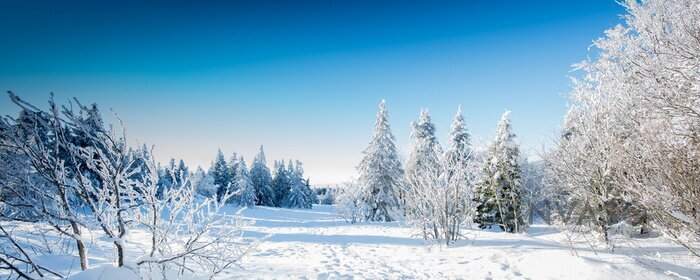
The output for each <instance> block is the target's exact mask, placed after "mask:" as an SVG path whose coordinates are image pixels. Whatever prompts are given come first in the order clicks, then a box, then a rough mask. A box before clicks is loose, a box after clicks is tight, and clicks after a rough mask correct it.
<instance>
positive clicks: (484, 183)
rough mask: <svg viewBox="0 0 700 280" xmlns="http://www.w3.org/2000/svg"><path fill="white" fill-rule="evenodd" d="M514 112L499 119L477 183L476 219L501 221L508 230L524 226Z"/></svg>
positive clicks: (491, 222) (484, 222) (488, 222)
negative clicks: (480, 177)
mask: <svg viewBox="0 0 700 280" xmlns="http://www.w3.org/2000/svg"><path fill="white" fill-rule="evenodd" d="M509 116H510V112H509V111H507V112H505V113H504V114H503V116H502V117H501V120H500V122H499V123H498V131H497V133H496V139H494V141H493V142H492V143H491V145H490V146H489V153H488V157H487V159H486V163H485V165H484V170H483V175H482V176H483V178H482V179H481V180H480V181H479V182H478V183H477V188H476V194H475V197H474V199H475V201H476V204H477V205H476V217H475V219H474V222H475V223H478V224H479V226H480V227H481V228H488V227H491V226H492V225H498V226H499V227H501V229H503V230H504V231H506V232H522V231H523V230H524V227H525V224H524V217H523V212H524V207H523V206H524V205H523V204H524V203H523V199H522V195H521V188H522V185H521V170H520V165H519V161H520V158H519V153H520V151H519V147H518V144H517V143H516V142H515V137H516V136H515V134H514V133H513V132H512V127H511V123H510V119H509Z"/></svg>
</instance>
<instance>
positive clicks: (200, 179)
mask: <svg viewBox="0 0 700 280" xmlns="http://www.w3.org/2000/svg"><path fill="white" fill-rule="evenodd" d="M190 181H191V183H192V185H193V187H194V189H195V191H196V192H197V194H199V195H201V196H203V197H208V198H212V197H214V196H215V195H216V191H217V189H218V186H217V185H216V184H215V183H214V178H213V177H212V176H209V174H207V173H206V172H205V171H204V169H202V168H201V167H197V170H196V171H195V172H194V173H193V174H192V177H191V179H190Z"/></svg>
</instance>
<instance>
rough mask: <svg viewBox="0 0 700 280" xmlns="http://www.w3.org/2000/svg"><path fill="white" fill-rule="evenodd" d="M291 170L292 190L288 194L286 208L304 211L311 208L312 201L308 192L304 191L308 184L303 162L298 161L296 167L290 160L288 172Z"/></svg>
mask: <svg viewBox="0 0 700 280" xmlns="http://www.w3.org/2000/svg"><path fill="white" fill-rule="evenodd" d="M289 167H291V168H289ZM290 169H291V173H290V176H289V177H290V180H289V181H290V189H289V192H288V193H287V197H286V198H285V207H289V208H302V209H309V208H311V200H310V199H309V197H308V196H307V192H306V191H305V190H304V188H305V187H306V184H305V182H304V177H303V176H304V169H303V168H302V165H301V162H299V161H296V165H292V161H291V160H290V161H289V166H288V170H290Z"/></svg>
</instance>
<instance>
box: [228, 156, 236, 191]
mask: <svg viewBox="0 0 700 280" xmlns="http://www.w3.org/2000/svg"><path fill="white" fill-rule="evenodd" d="M236 174H238V153H236V152H233V154H232V155H231V159H230V160H229V161H228V176H229V180H230V182H231V183H232V184H233V183H234V182H236Z"/></svg>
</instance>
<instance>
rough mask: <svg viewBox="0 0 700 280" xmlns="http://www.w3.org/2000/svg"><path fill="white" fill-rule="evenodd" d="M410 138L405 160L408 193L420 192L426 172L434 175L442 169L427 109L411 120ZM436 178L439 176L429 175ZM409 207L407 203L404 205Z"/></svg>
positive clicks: (432, 125) (439, 149)
mask: <svg viewBox="0 0 700 280" xmlns="http://www.w3.org/2000/svg"><path fill="white" fill-rule="evenodd" d="M411 126H412V128H413V130H412V131H411V140H413V143H412V144H413V145H412V147H411V151H410V153H409V156H408V159H407V160H406V179H407V180H408V183H409V190H408V195H411V194H418V193H420V192H421V190H419V189H418V188H420V187H421V186H422V185H424V182H422V180H426V179H427V177H426V176H425V175H426V174H425V173H426V172H434V173H435V175H437V174H440V173H441V171H442V166H441V157H442V147H440V143H438V140H437V137H435V125H434V124H433V123H432V122H431V121H430V116H429V115H428V110H425V109H423V110H421V112H420V119H419V121H418V122H417V123H416V122H412V123H411ZM429 177H433V178H438V177H439V176H429ZM406 206H407V207H410V206H409V205H406Z"/></svg>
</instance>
